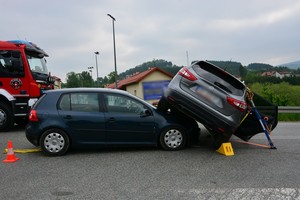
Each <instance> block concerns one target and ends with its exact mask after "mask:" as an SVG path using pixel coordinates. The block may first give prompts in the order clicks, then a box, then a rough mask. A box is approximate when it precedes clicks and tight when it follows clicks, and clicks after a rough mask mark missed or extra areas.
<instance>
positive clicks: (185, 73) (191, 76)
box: [178, 67, 197, 81]
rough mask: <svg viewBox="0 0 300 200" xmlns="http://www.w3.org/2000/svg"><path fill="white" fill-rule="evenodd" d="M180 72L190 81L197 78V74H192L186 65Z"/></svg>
mask: <svg viewBox="0 0 300 200" xmlns="http://www.w3.org/2000/svg"><path fill="white" fill-rule="evenodd" d="M178 74H179V75H180V76H182V77H184V78H186V79H188V80H190V81H195V80H197V78H196V76H194V74H192V73H191V72H190V71H189V70H188V69H187V68H186V67H183V68H181V69H180V71H179V72H178Z"/></svg>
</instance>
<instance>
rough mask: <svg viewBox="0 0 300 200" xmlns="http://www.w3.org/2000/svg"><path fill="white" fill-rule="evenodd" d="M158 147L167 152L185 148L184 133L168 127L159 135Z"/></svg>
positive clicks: (176, 128)
mask: <svg viewBox="0 0 300 200" xmlns="http://www.w3.org/2000/svg"><path fill="white" fill-rule="evenodd" d="M159 141H160V145H161V147H162V148H163V149H165V150H168V151H176V150H180V149H182V148H183V147H185V144H186V133H185V131H184V130H183V129H182V128H179V127H169V128H167V129H165V130H164V131H162V133H161V134H160V140H159Z"/></svg>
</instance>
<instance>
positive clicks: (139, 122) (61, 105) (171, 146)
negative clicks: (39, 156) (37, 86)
mask: <svg viewBox="0 0 300 200" xmlns="http://www.w3.org/2000/svg"><path fill="white" fill-rule="evenodd" d="M198 132H199V128H198V124H197V123H196V121H195V120H192V119H187V118H186V117H185V118H178V117H174V116H172V115H170V114H168V113H165V112H161V111H160V110H158V109H156V107H154V106H152V105H150V104H148V103H147V102H145V101H143V100H141V99H139V98H137V97H135V96H133V95H131V94H129V93H128V92H125V91H121V90H115V89H99V88H97V89H96V88H77V89H60V90H52V91H47V92H46V93H45V94H44V95H43V96H42V97H41V98H40V99H39V100H38V101H37V102H36V103H35V104H34V106H33V107H32V109H31V111H30V115H29V124H28V125H27V127H26V137H27V139H28V140H29V141H30V142H31V143H32V144H34V145H35V146H41V148H42V150H43V152H44V153H45V154H47V155H50V156H56V155H63V154H65V153H66V152H67V151H68V150H69V148H70V147H79V146H87V145H88V146H106V145H143V146H157V145H160V146H161V147H162V148H163V149H166V150H178V149H181V148H183V147H184V146H185V145H186V144H188V143H189V141H190V139H191V138H192V136H194V137H195V135H197V133H198Z"/></svg>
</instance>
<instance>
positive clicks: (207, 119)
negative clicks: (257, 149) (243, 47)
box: [158, 61, 277, 147]
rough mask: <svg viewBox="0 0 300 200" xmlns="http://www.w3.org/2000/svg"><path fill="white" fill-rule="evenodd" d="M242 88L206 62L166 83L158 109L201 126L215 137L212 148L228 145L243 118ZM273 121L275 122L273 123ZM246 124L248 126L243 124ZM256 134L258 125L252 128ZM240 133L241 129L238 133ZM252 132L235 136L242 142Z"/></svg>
mask: <svg viewBox="0 0 300 200" xmlns="http://www.w3.org/2000/svg"><path fill="white" fill-rule="evenodd" d="M246 92H247V87H246V85H245V84H244V83H243V82H241V81H240V80H239V79H237V78H236V77H234V76H232V75H231V74H229V73H228V72H226V71H224V70H223V69H221V68H219V67H217V66H215V65H213V64H212V63H209V62H207V61H198V62H195V63H193V64H192V65H190V66H188V67H183V68H182V69H181V70H180V71H179V72H178V73H177V74H176V75H175V77H174V78H173V79H172V81H171V82H170V83H169V85H168V87H167V89H166V90H165V91H164V95H163V96H162V97H161V99H160V101H159V103H158V108H159V109H161V110H165V111H166V110H173V111H175V112H177V113H181V114H185V115H187V116H190V117H192V118H194V119H195V120H197V121H199V122H200V123H202V124H203V125H204V126H205V127H206V128H207V129H208V130H209V131H210V132H211V133H212V134H213V136H214V137H215V143H216V144H215V145H216V147H218V146H219V145H220V144H221V143H222V142H225V141H228V140H229V138H230V137H231V136H232V134H234V133H235V132H236V130H237V129H238V127H239V126H240V124H241V121H242V119H243V117H244V116H245V115H246V110H247V102H246V100H247V99H246ZM276 120H277V119H276ZM247 124H249V123H247ZM256 125H257V129H256V133H257V131H260V130H261V128H259V126H260V124H256ZM240 130H244V129H240ZM254 132H255V131H252V132H251V133H249V132H248V133H247V134H248V135H247V137H243V133H239V134H237V136H238V137H240V138H242V139H245V138H247V139H248V138H250V136H251V135H254V134H255V133H254Z"/></svg>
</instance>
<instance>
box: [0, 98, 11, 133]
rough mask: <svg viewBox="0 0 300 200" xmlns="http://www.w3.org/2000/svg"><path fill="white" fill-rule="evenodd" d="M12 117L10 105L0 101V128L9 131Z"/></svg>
mask: <svg viewBox="0 0 300 200" xmlns="http://www.w3.org/2000/svg"><path fill="white" fill-rule="evenodd" d="M13 125H14V117H13V113H12V111H11V108H10V106H8V105H7V104H5V103H0V130H1V131H9V130H11V129H12V128H13Z"/></svg>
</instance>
